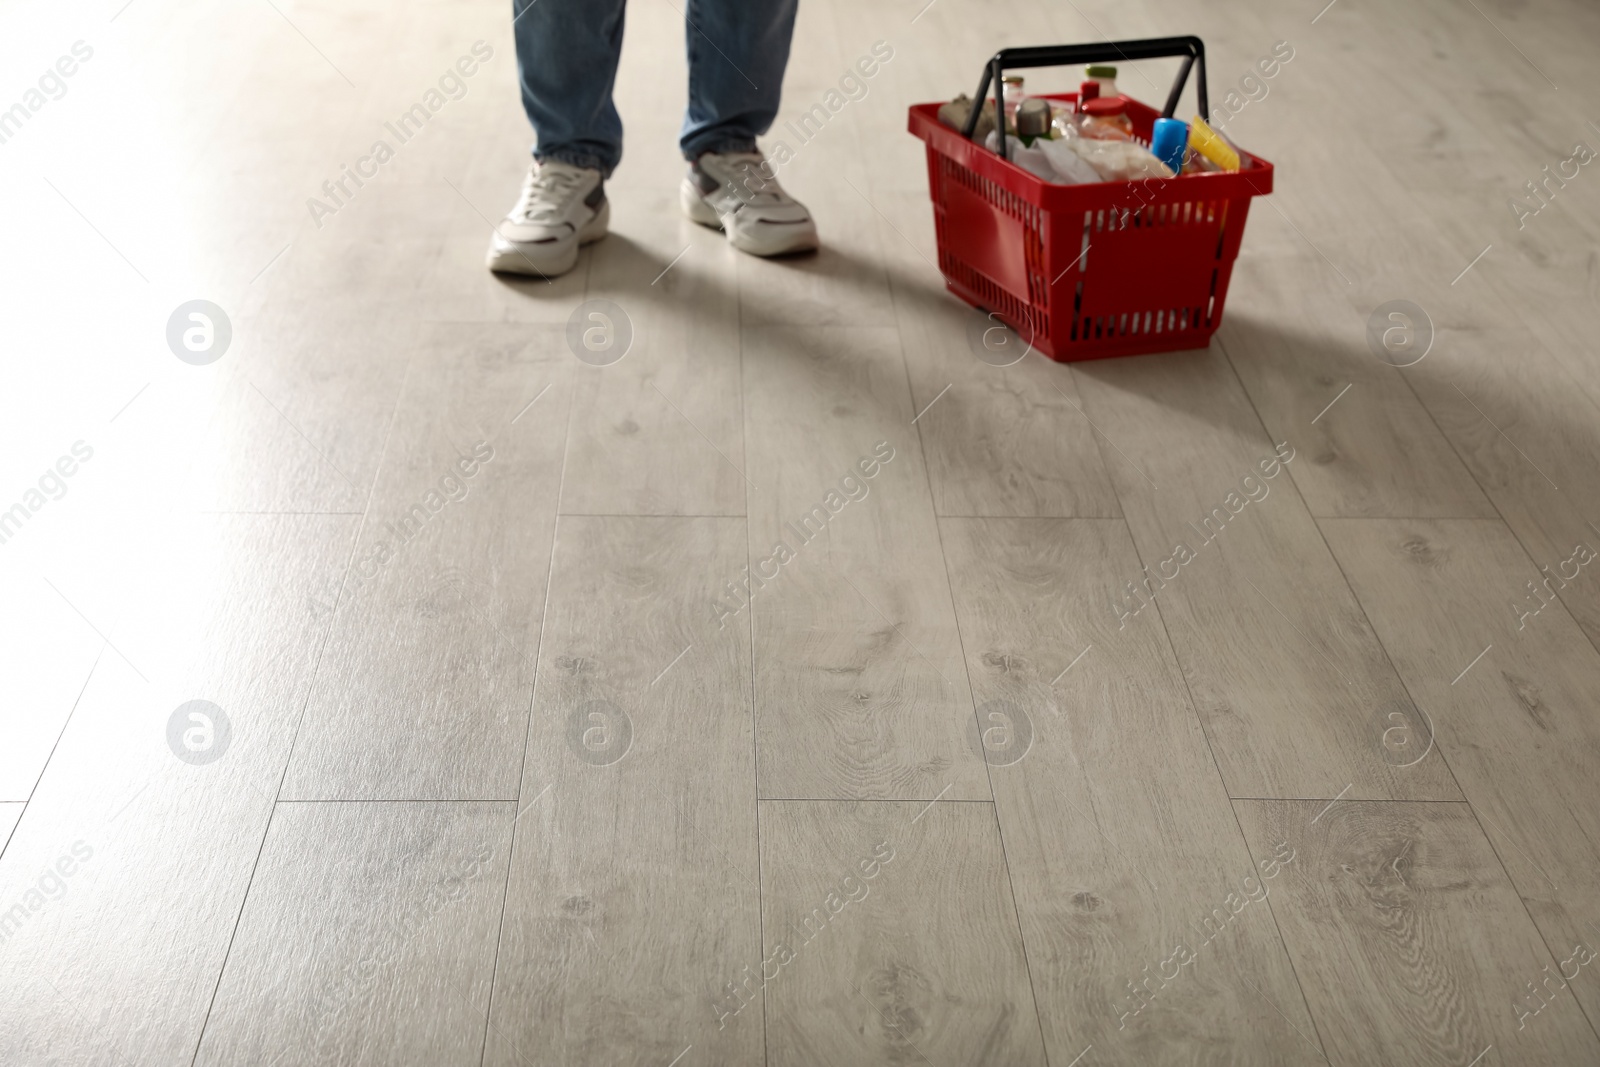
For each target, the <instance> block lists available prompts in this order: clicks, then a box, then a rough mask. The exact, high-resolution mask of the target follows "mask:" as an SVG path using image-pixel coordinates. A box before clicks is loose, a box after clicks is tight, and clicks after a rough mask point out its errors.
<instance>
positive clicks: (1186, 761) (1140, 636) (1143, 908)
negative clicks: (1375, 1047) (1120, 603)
mask: <svg viewBox="0 0 1600 1067" xmlns="http://www.w3.org/2000/svg"><path fill="white" fill-rule="evenodd" d="M941 526H942V528H943V530H944V541H945V551H946V553H947V554H948V556H949V559H950V570H951V574H952V575H953V576H954V583H955V594H956V608H957V613H958V615H959V616H960V619H961V629H962V637H963V639H964V641H965V644H966V648H967V666H968V670H969V672H970V673H971V675H972V678H973V695H974V698H975V699H976V700H977V703H978V713H979V720H980V722H981V723H982V724H983V726H984V735H983V751H984V752H985V753H986V755H987V757H988V759H989V762H990V767H989V775H990V778H991V780H992V781H993V783H994V790H995V806H996V809H997V812H998V815H999V821H1000V825H1001V827H1002V829H1003V830H1004V834H1005V852H1006V866H1007V869H1008V870H1009V871H1010V873H1011V884H1012V886H1013V888H1014V889H1015V892H1016V900H1017V908H1018V911H1019V912H1020V914H1021V918H1022V930H1023V936H1024V941H1025V944H1026V945H1027V949H1028V963H1029V969H1030V972H1031V974H1032V976H1033V986H1034V990H1035V993H1036V995H1037V997H1038V1001H1039V1016H1040V1020H1041V1021H1042V1023H1043V1025H1044V1034H1045V1040H1046V1043H1047V1047H1048V1048H1049V1050H1050V1057H1051V1061H1052V1062H1070V1061H1071V1060H1072V1058H1073V1057H1074V1056H1076V1055H1078V1054H1079V1053H1080V1052H1082V1051H1083V1049H1084V1048H1085V1046H1088V1045H1092V1046H1093V1047H1094V1050H1095V1051H1094V1053H1093V1056H1094V1062H1097V1063H1124V1064H1144V1063H1172V1062H1179V1061H1185V1062H1194V1063H1214V1064H1245V1063H1251V1064H1277V1063H1313V1062H1320V1061H1321V1053H1320V1052H1319V1051H1318V1048H1317V1046H1316V1044H1315V1043H1313V1042H1308V1041H1307V1040H1306V1039H1305V1036H1303V1035H1307V1034H1310V1033H1311V1032H1312V1025H1311V1019H1310V1016H1309V1015H1307V1013H1306V1008H1305V1003H1304V1001H1303V999H1302V998H1301V995H1300V991H1299V986H1298V984H1297V983H1296V981H1295V977H1294V974H1293V972H1292V970H1291V969H1290V966H1289V960H1288V957H1287V956H1286V955H1285V953H1284V950H1283V945H1282V943H1281V942H1280V941H1279V939H1278V932H1277V928H1276V927H1275V926H1274V925H1273V922H1272V915H1271V912H1270V911H1269V909H1267V908H1265V907H1260V906H1259V903H1260V899H1256V900H1255V901H1254V903H1253V904H1249V905H1244V906H1241V907H1240V908H1239V910H1238V911H1236V912H1232V913H1231V914H1230V906H1229V904H1228V899H1229V895H1230V894H1233V896H1234V899H1236V900H1237V899H1240V898H1241V897H1243V898H1244V899H1249V898H1250V895H1251V894H1256V895H1258V896H1259V894H1262V893H1264V892H1270V891H1271V888H1272V880H1271V879H1264V878H1263V876H1262V872H1261V871H1258V870H1256V868H1255V866H1254V864H1253V863H1252V861H1251V858H1250V853H1249V850H1248V849H1247V848H1246V846H1245V842H1244V838H1243V836H1242V835H1241V834H1240V832H1239V827H1238V824H1237V823H1236V822H1235V820H1234V815H1233V811H1232V809H1231V808H1230V807H1229V806H1228V797H1227V794H1226V792H1225V791H1224V789H1223V788H1222V780H1221V777H1220V776H1219V775H1218V773H1217V769H1216V765H1215V763H1214V762H1213V760H1212V756H1211V752H1210V749H1209V748H1208V746H1207V743H1206V738H1205V734H1204V732H1203V731H1202V730H1201V728H1200V723H1199V720H1198V719H1197V718H1196V716H1195V714H1194V711H1193V709H1192V708H1191V707H1190V705H1189V700H1188V696H1187V694H1186V693H1185V692H1184V689H1183V682H1182V679H1181V677H1180V675H1179V673H1178V668H1177V663H1176V661H1175V659H1174V658H1173V654H1172V651H1171V648H1170V647H1169V646H1168V644H1167V638H1166V634H1165V632H1164V631H1163V630H1162V628H1161V625H1160V622H1159V620H1157V619H1155V618H1153V617H1151V618H1146V619H1143V620H1141V621H1139V622H1138V623H1136V624H1134V625H1132V626H1129V627H1127V628H1126V629H1122V630H1118V629H1117V628H1116V626H1114V625H1111V624H1110V623H1109V620H1108V617H1107V616H1106V615H1105V607H1104V604H1105V601H1106V600H1107V599H1108V597H1109V595H1110V594H1111V592H1112V590H1113V589H1114V587H1115V583H1116V576H1117V575H1119V574H1121V573H1127V572H1136V571H1137V570H1138V556H1137V554H1136V553H1135V551H1134V549H1133V544H1132V541H1131V540H1130V539H1129V537H1128V534H1127V530H1126V528H1125V527H1124V526H1123V524H1122V523H1121V522H1120V521H1103V520H1100V521H1097V520H1047V519H945V520H942V522H941ZM1080 657H1081V658H1080ZM974 741H975V742H976V737H974ZM1241 884H1242V885H1244V886H1245V887H1246V888H1245V889H1241ZM1263 886H1265V889H1263V888H1262V887H1263ZM1218 906H1220V907H1221V908H1222V914H1223V915H1224V916H1225V917H1226V920H1225V921H1222V922H1217V920H1216V917H1215V915H1214V914H1213V911H1212V909H1213V908H1215V907H1218ZM1246 909H1248V910H1246ZM1207 920H1211V921H1212V922H1214V923H1216V926H1217V928H1216V929H1210V928H1207V927H1205V926H1204V925H1203V924H1204V923H1205V922H1206V921H1207ZM1179 946H1183V947H1184V948H1186V949H1187V950H1188V951H1189V952H1190V953H1192V956H1193V960H1192V962H1191V963H1190V964H1188V965H1185V964H1183V963H1182V962H1179V961H1174V956H1173V954H1174V952H1175V951H1177V950H1178V947H1179ZM1164 963H1165V966H1164V965H1163V964H1164ZM1190 967H1192V970H1191V969H1190ZM1268 996H1270V997H1271V1000H1270V1001H1269V1000H1268V999H1266V997H1268ZM1297 1029H1298V1030H1299V1031H1300V1032H1299V1033H1297V1032H1296V1030H1297Z"/></svg>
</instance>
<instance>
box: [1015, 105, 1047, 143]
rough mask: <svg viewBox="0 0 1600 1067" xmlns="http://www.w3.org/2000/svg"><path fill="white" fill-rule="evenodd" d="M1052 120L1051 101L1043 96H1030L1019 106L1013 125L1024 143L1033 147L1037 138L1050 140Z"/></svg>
mask: <svg viewBox="0 0 1600 1067" xmlns="http://www.w3.org/2000/svg"><path fill="white" fill-rule="evenodd" d="M1052 118H1053V116H1052V115H1051V112H1050V101H1048V100H1046V99H1044V98H1043V97H1041V96H1030V97H1028V98H1027V99H1026V100H1024V101H1022V103H1020V104H1018V105H1017V113H1016V115H1015V116H1013V121H1012V125H1013V126H1015V127H1016V131H1017V136H1018V137H1020V138H1022V143H1023V144H1025V145H1031V144H1033V142H1034V140H1035V139H1037V138H1045V139H1047V140H1048V139H1049V137H1050V133H1051V130H1050V121H1051V119H1052Z"/></svg>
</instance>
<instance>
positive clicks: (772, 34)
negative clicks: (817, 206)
mask: <svg viewBox="0 0 1600 1067" xmlns="http://www.w3.org/2000/svg"><path fill="white" fill-rule="evenodd" d="M686 2H687V5H688V9H687V11H686V12H685V14H686V16H687V22H688V25H687V26H686V27H685V32H686V34H687V35H688V39H689V111H688V114H687V115H685V116H684V119H683V132H682V136H681V137H680V138H679V141H678V143H679V146H680V147H681V148H682V149H683V155H684V158H686V159H687V160H689V174H688V176H687V177H686V178H684V179H683V186H682V188H681V190H680V192H679V203H680V204H681V205H682V208H683V213H684V214H685V215H687V216H689V218H691V219H693V220H694V221H695V222H698V223H701V224H702V225H706V226H715V227H718V228H719V229H721V230H722V232H723V233H724V234H726V235H727V238H728V242H729V243H730V244H732V245H733V247H735V248H737V249H740V250H741V251H745V252H750V253H753V254H755V255H758V256H779V255H784V254H786V253H789V252H804V251H810V250H811V249H814V248H816V247H817V227H816V224H815V223H814V222H812V220H811V213H810V212H809V211H807V210H806V209H805V205H804V204H801V203H799V202H798V201H796V200H795V199H794V198H793V197H791V196H790V195H789V194H788V193H786V192H784V190H783V186H781V185H779V184H778V180H777V177H776V173H775V171H774V169H773V167H772V165H771V164H770V163H768V162H767V161H766V160H764V159H762V158H761V153H760V152H759V151H758V150H757V148H756V137H757V135H759V134H763V133H766V132H767V130H768V129H769V128H770V127H771V126H772V121H773V120H774V119H776V118H777V117H778V99H779V97H780V96H781V94H782V91H783V71H784V68H785V67H787V66H788V65H789V38H790V36H791V35H792V34H793V32H794V13H795V5H796V3H797V0H686Z"/></svg>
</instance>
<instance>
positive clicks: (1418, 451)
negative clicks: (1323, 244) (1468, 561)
mask: <svg viewBox="0 0 1600 1067" xmlns="http://www.w3.org/2000/svg"><path fill="white" fill-rule="evenodd" d="M1314 258H1315V257H1312V259H1314ZM1316 269H1317V266H1316V265H1315V264H1314V263H1313V262H1312V261H1311V260H1310V259H1307V258H1306V257H1305V256H1303V255H1302V256H1292V257H1273V258H1271V259H1267V258H1266V257H1257V258H1254V259H1252V260H1250V261H1249V262H1247V263H1245V264H1243V265H1242V269H1241V270H1239V271H1237V272H1236V274H1235V280H1236V282H1237V289H1235V290H1233V291H1234V292H1236V293H1237V294H1238V295H1239V296H1240V297H1241V298H1242V299H1239V300H1237V301H1230V305H1229V310H1228V317H1227V320H1226V322H1225V323H1224V325H1223V328H1222V330H1221V332H1220V335H1219V336H1220V338H1221V346H1222V348H1223V349H1224V350H1225V351H1226V353H1227V355H1228V358H1229V361H1230V362H1231V363H1232V365H1233V367H1234V369H1235V370H1237V371H1238V373H1239V378H1240V380H1241V381H1242V382H1243V383H1244V386H1245V389H1246V390H1247V391H1248V393H1249V395H1250V399H1251V401H1252V403H1253V404H1254V405H1255V408H1256V410H1257V411H1259V412H1260V414H1261V418H1262V421H1263V422H1264V423H1265V424H1266V427H1267V430H1268V432H1269V433H1271V434H1272V435H1273V440H1274V441H1282V440H1293V441H1295V442H1296V447H1297V448H1298V449H1299V450H1300V451H1301V453H1302V461H1301V462H1299V463H1296V464H1294V465H1293V466H1292V467H1291V468H1290V474H1291V475H1293V477H1294V483H1295V485H1296V486H1297V487H1298V488H1299V489H1300V492H1301V493H1302V494H1303V495H1304V497H1305V500H1306V506H1307V507H1308V508H1309V509H1310V511H1311V513H1312V514H1313V515H1317V516H1322V515H1331V516H1369V517H1384V516H1394V517H1410V516H1418V517H1430V516H1439V517H1464V518H1492V517H1494V515H1495V514H1496V513H1495V510H1494V507H1493V505H1491V504H1490V503H1489V500H1488V498H1486V497H1485V496H1484V495H1483V491H1482V490H1481V489H1479V488H1478V484H1477V483H1476V482H1475V481H1473V479H1472V476H1471V475H1470V474H1468V473H1467V469H1466V468H1465V467H1464V466H1463V465H1462V463H1461V460H1460V459H1458V458H1457V456H1456V454H1455V452H1454V451H1453V450H1452V449H1451V447H1450V443H1449V442H1448V441H1447V440H1446V439H1445V437H1444V435H1443V434H1441V433H1440V432H1439V429H1438V427H1437V426H1435V425H1434V423H1433V420H1432V419H1431V418H1430V417H1429V415H1428V411H1427V409H1426V408H1424V407H1423V406H1422V404H1421V402H1420V401H1418V399H1417V397H1416V395H1415V393H1413V392H1412V391H1411V390H1410V389H1409V388H1407V387H1406V384H1405V381H1404V373H1405V372H1404V371H1403V370H1400V369H1398V368H1396V367H1391V366H1388V365H1387V364H1385V363H1382V362H1380V361H1379V360H1378V359H1377V358H1376V357H1375V356H1374V355H1373V354H1372V352H1371V351H1370V350H1369V349H1368V347H1367V343H1366V336H1365V330H1364V328H1365V325H1366V323H1365V322H1364V321H1363V314H1362V312H1361V311H1358V310H1356V309H1355V308H1354V307H1352V306H1351V305H1352V304H1353V301H1352V300H1350V299H1349V298H1348V297H1347V296H1346V294H1344V293H1343V292H1340V291H1337V290H1325V289H1320V288H1319V287H1317V286H1316V285H1315V284H1314V283H1311V279H1310V278H1309V277H1308V274H1309V273H1310V272H1312V271H1315V270H1316ZM1302 293H1306V294H1309V297H1308V298H1301V297H1300V296H1298V295H1295V296H1292V295H1291V294H1302ZM1291 300H1295V301H1298V303H1297V310H1296V314H1295V316H1294V318H1293V320H1292V321H1285V317H1284V316H1283V315H1282V314H1281V309H1282V308H1283V307H1284V306H1286V305H1287V304H1288V303H1289V302H1290V301H1291ZM1396 358H1408V357H1396ZM1346 389H1348V392H1347V391H1346Z"/></svg>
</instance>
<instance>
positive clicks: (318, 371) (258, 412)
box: [181, 305, 414, 514]
mask: <svg viewBox="0 0 1600 1067" xmlns="http://www.w3.org/2000/svg"><path fill="white" fill-rule="evenodd" d="M397 311H398V309H396V308H395V307H393V306H392V305H391V306H388V307H382V308H379V307H367V308H365V309H363V312H362V313H360V314H357V315H354V316H353V315H352V313H351V309H350V308H349V307H348V306H344V307H337V308H330V307H327V306H320V305H311V306H309V307H296V308H295V309H294V310H293V312H292V313H291V312H290V310H289V309H286V308H283V309H280V308H273V309H272V310H270V311H266V312H263V313H262V314H261V315H260V316H258V317H257V318H255V319H253V320H251V321H250V322H248V323H246V324H243V325H242V327H241V328H240V330H239V336H236V337H235V338H234V341H233V347H234V348H235V349H237V350H238V352H237V358H236V360H235V362H231V363H228V364H226V365H225V367H224V368H223V373H224V374H225V375H226V377H225V383H226V384H225V386H224V387H223V391H222V393H221V396H220V399H219V400H218V402H217V403H216V406H215V409H214V411H213V413H212V415H211V418H210V421H209V424H208V425H207V426H206V427H205V430H204V435H203V436H202V438H201V441H200V445H199V447H197V448H195V449H194V451H193V456H192V459H191V462H190V463H189V465H188V467H189V469H188V476H187V479H186V484H185V486H184V488H183V493H182V498H181V499H182V502H183V505H184V506H185V507H188V508H191V509H193V510H195V511H242V512H254V511H285V512H346V513H356V514H359V513H360V512H361V511H363V510H364V509H365V508H366V506H367V498H368V496H369V495H370V493H371V491H372V486H373V482H374V479H375V478H376V476H377V473H378V467H379V464H380V462H381V460H382V458H383V454H384V442H385V438H386V436H387V434H388V432H389V427H390V421H391V419H392V418H393V415H394V409H395V403H396V400H397V398H398V396H399V394H400V389H401V380H402V378H403V377H404V374H405V367H406V360H407V356H408V354H409V351H410V349H411V343H410V342H411V337H412V334H413V332H414V330H413V327H412V326H411V325H410V324H409V323H407V322H405V321H403V320H402V319H400V317H399V315H398V314H397ZM224 358H225V359H226V358H227V357H226V355H225V356H224Z"/></svg>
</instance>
